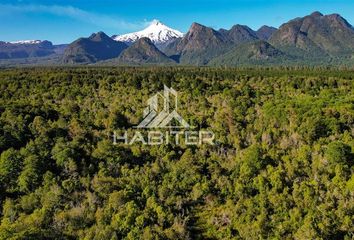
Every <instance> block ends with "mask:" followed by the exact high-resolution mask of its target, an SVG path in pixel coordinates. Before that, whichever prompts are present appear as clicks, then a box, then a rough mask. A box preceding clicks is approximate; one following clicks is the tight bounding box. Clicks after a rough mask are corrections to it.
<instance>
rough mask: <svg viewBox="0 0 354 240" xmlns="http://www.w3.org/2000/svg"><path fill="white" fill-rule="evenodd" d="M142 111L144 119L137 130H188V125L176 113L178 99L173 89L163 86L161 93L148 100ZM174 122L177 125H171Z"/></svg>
mask: <svg viewBox="0 0 354 240" xmlns="http://www.w3.org/2000/svg"><path fill="white" fill-rule="evenodd" d="M147 103H148V106H147V107H146V108H145V110H144V119H143V121H141V123H140V124H139V125H138V126H137V128H189V127H190V126H189V124H188V123H187V122H186V121H185V120H184V119H183V118H182V117H181V115H179V113H178V112H177V107H178V97H177V92H176V90H174V89H173V88H169V87H167V86H166V85H164V90H163V92H162V93H161V92H158V93H156V94H155V95H154V96H152V97H151V98H149V99H148V101H147ZM161 105H162V106H161ZM172 121H175V122H176V123H177V124H179V125H171V123H172Z"/></svg>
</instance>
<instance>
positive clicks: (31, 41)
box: [9, 40, 42, 44]
mask: <svg viewBox="0 0 354 240" xmlns="http://www.w3.org/2000/svg"><path fill="white" fill-rule="evenodd" d="M41 42H42V41H41V40H20V41H13V42H9V43H11V44H39V43H41Z"/></svg>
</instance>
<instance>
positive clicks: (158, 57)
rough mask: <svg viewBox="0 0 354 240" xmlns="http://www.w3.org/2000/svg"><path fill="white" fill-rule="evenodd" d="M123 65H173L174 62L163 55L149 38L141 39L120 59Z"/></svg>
mask: <svg viewBox="0 0 354 240" xmlns="http://www.w3.org/2000/svg"><path fill="white" fill-rule="evenodd" d="M117 60H118V62H119V63H123V64H144V63H159V64H172V63H174V61H173V60H172V59H170V58H168V57H167V56H166V55H165V54H164V53H162V52H161V51H160V50H159V49H158V48H157V47H156V46H155V45H154V44H153V43H152V41H151V40H150V39H149V38H140V39H139V40H137V41H136V42H135V43H134V44H133V45H131V46H130V47H129V48H127V49H125V50H124V51H123V52H122V54H121V55H120V56H119V57H118V59H117Z"/></svg>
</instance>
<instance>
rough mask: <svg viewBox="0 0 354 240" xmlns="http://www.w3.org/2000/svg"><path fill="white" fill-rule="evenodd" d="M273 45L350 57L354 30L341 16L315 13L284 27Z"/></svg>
mask: <svg viewBox="0 0 354 240" xmlns="http://www.w3.org/2000/svg"><path fill="white" fill-rule="evenodd" d="M269 41H270V43H271V44H272V45H274V46H276V47H288V48H293V49H299V50H304V51H307V52H312V53H314V54H316V53H322V54H329V55H334V56H336V55H343V54H344V55H347V54H350V53H352V52H353V50H354V29H353V27H352V26H351V25H350V24H349V23H348V22H347V21H346V20H345V19H344V18H342V17H341V16H340V15H338V14H331V15H322V14H321V13H319V12H314V13H312V14H311V15H308V16H305V17H303V18H296V19H294V20H291V21H289V22H288V23H285V24H283V25H282V26H281V27H280V28H279V30H277V31H276V32H275V33H274V34H273V35H272V36H271V38H270V40H269Z"/></svg>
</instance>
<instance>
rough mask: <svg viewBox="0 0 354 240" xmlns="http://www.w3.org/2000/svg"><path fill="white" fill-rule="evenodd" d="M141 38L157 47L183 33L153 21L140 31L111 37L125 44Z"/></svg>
mask: <svg viewBox="0 0 354 240" xmlns="http://www.w3.org/2000/svg"><path fill="white" fill-rule="evenodd" d="M142 37H147V38H149V39H150V40H151V41H152V42H153V43H154V44H157V45H159V44H164V43H167V42H170V41H171V40H173V39H176V38H180V37H183V33H181V32H180V31H178V30H175V29H172V28H170V27H167V26H166V25H165V24H163V23H161V22H160V21H158V20H156V19H155V20H153V21H152V22H151V23H150V25H149V26H148V27H147V28H145V29H144V30H142V31H139V32H133V33H128V34H124V35H114V36H112V38H113V39H114V40H116V41H121V42H125V43H127V44H131V43H133V42H135V41H136V40H138V39H140V38H142Z"/></svg>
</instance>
